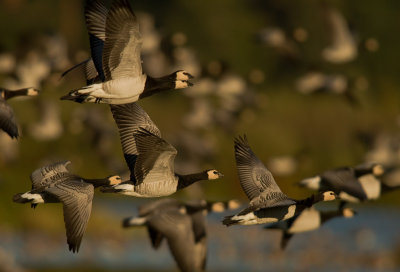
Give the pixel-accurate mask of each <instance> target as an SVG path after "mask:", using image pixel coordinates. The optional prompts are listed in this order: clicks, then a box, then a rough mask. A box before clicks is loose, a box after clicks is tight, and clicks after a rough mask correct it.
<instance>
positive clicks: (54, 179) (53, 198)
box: [13, 161, 120, 252]
mask: <svg viewBox="0 0 400 272" xmlns="http://www.w3.org/2000/svg"><path fill="white" fill-rule="evenodd" d="M70 163H71V162H70V161H64V162H59V163H55V164H51V165H48V166H45V167H41V168H39V169H37V170H35V171H34V172H33V173H32V174H31V181H32V190H31V191H29V192H26V193H19V194H16V195H15V196H14V197H13V201H14V202H17V203H29V202H30V203H31V205H32V207H33V208H34V207H36V205H37V204H39V203H57V202H61V203H62V204H63V211H64V223H65V229H66V234H67V243H68V245H69V250H70V251H72V252H78V251H79V247H80V244H81V241H82V237H83V234H84V232H85V230H86V226H87V223H88V221H89V217H90V213H91V210H92V199H93V195H94V188H95V187H98V186H102V185H109V184H117V183H119V182H120V178H119V177H118V176H111V177H109V178H106V179H98V180H89V179H83V178H81V177H79V176H77V175H74V174H72V173H70V172H69V171H68V169H67V166H68V165H69V164H70Z"/></svg>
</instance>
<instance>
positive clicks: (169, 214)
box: [123, 199, 238, 272]
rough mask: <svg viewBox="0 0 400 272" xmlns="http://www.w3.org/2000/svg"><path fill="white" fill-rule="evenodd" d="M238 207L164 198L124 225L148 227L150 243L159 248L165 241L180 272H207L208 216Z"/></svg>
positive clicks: (142, 208) (232, 202) (227, 203)
mask: <svg viewBox="0 0 400 272" xmlns="http://www.w3.org/2000/svg"><path fill="white" fill-rule="evenodd" d="M236 208H238V202H237V201H236V200H231V201H228V202H208V201H205V200H200V201H189V202H181V201H178V200H176V199H161V200H157V201H153V202H150V203H149V204H146V205H143V206H140V207H139V216H138V217H129V218H126V219H124V220H123V226H124V227H125V228H127V227H135V226H147V231H148V233H149V236H150V240H151V244H152V247H153V248H154V249H158V248H159V247H160V245H161V242H162V241H163V239H164V238H165V239H166V240H167V242H168V246H169V249H170V251H171V254H172V256H173V257H174V259H175V261H176V263H177V265H178V267H179V269H180V270H181V271H188V272H189V271H190V272H191V271H204V270H205V266H206V256H207V230H206V218H205V217H206V215H207V213H208V212H223V211H224V210H226V209H236Z"/></svg>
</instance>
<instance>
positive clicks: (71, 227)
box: [45, 179, 94, 252]
mask: <svg viewBox="0 0 400 272" xmlns="http://www.w3.org/2000/svg"><path fill="white" fill-rule="evenodd" d="M45 191H46V192H47V193H49V194H51V195H53V196H55V197H56V198H58V199H59V200H60V201H61V202H62V203H63V209H64V223H65V229H66V232H67V243H68V245H69V250H71V251H72V252H78V251H79V247H80V244H81V241H82V237H83V234H84V233H85V230H86V226H87V223H88V221H89V217H90V213H91V211H92V200H93V195H94V187H93V185H91V184H89V183H85V182H84V181H83V180H79V179H74V180H68V181H65V182H62V183H58V184H56V185H55V186H52V187H50V188H46V190H45Z"/></svg>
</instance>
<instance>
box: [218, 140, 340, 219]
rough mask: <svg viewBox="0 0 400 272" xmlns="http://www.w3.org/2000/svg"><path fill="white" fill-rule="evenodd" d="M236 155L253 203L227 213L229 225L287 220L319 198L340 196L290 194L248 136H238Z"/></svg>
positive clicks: (241, 182) (248, 194)
mask: <svg viewBox="0 0 400 272" xmlns="http://www.w3.org/2000/svg"><path fill="white" fill-rule="evenodd" d="M235 158H236V166H237V170H238V175H239V180H240V185H241V186H242V189H243V191H244V192H245V193H246V195H247V197H248V198H249V200H250V205H249V206H248V207H247V208H246V209H244V210H243V211H241V212H240V213H238V214H236V215H231V216H227V217H225V219H224V220H223V221H222V223H223V224H224V225H226V226H231V225H235V224H240V225H255V224H264V223H273V222H277V221H281V220H286V219H289V218H291V217H293V216H295V215H296V214H298V213H299V212H301V211H302V210H304V209H305V208H308V207H311V206H312V205H314V204H315V203H317V202H319V201H331V200H335V199H336V195H335V194H334V193H333V192H332V191H327V192H323V193H320V194H318V195H316V196H314V195H312V196H311V197H309V198H306V199H303V200H295V199H292V198H289V197H288V196H287V195H285V194H284V193H282V191H281V189H280V188H279V186H278V185H277V184H276V182H275V180H274V177H273V176H272V174H271V172H270V171H268V169H267V168H266V167H265V166H264V164H263V163H262V162H261V161H260V160H259V159H258V158H257V156H256V155H255V154H254V153H253V151H252V150H251V148H250V145H249V143H248V141H247V137H246V136H244V137H238V138H236V139H235Z"/></svg>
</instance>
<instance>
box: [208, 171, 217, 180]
mask: <svg viewBox="0 0 400 272" xmlns="http://www.w3.org/2000/svg"><path fill="white" fill-rule="evenodd" d="M207 175H208V179H209V180H211V179H219V177H220V175H218V171H217V170H209V171H208V172H207Z"/></svg>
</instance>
